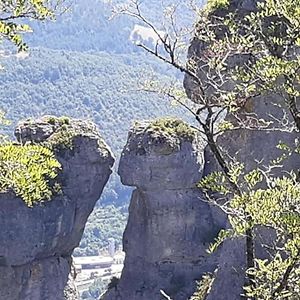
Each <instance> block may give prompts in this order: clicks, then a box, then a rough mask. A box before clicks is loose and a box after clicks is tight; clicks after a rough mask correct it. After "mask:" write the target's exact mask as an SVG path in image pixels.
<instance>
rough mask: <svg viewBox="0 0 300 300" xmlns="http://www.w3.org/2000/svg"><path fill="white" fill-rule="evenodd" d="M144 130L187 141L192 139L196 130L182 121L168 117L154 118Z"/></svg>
mask: <svg viewBox="0 0 300 300" xmlns="http://www.w3.org/2000/svg"><path fill="white" fill-rule="evenodd" d="M146 131H147V132H149V133H150V134H162V135H167V136H170V137H178V138H180V139H184V140H188V141H192V140H193V139H194V138H195V134H196V132H197V131H196V129H193V128H192V127H191V126H189V125H188V124H187V123H185V122H184V121H182V120H180V119H177V118H170V117H168V118H161V119H157V120H154V121H153V122H151V124H149V126H148V127H147V128H146Z"/></svg>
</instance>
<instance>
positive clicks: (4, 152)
mask: <svg viewBox="0 0 300 300" xmlns="http://www.w3.org/2000/svg"><path fill="white" fill-rule="evenodd" d="M59 169H60V164H59V162H58V161H57V160H56V159H55V157H54V155H53V153H52V152H51V151H50V150H49V149H47V148H44V147H42V146H38V145H25V146H20V145H13V144H7V145H1V146H0V170H1V172H0V173H1V176H0V190H1V192H9V191H13V192H15V193H16V195H18V196H20V197H21V198H22V199H23V200H24V202H25V203H26V205H27V206H29V207H32V206H33V205H34V204H35V203H38V202H41V201H47V200H50V199H51V197H52V195H53V193H54V192H57V191H58V188H59V186H58V184H57V182H56V181H55V178H56V177H57V174H58V170H59Z"/></svg>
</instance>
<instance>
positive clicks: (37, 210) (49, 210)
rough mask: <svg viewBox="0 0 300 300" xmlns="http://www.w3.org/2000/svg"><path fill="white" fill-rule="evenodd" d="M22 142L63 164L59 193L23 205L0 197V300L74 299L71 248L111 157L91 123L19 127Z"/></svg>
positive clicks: (48, 120) (49, 121) (42, 122)
mask: <svg viewBox="0 0 300 300" xmlns="http://www.w3.org/2000/svg"><path fill="white" fill-rule="evenodd" d="M15 135H16V137H17V139H18V141H19V142H21V143H43V144H44V145H50V146H52V148H53V150H54V151H55V153H56V157H57V159H58V161H59V162H60V163H61V165H62V171H61V173H60V175H59V182H60V183H61V187H62V193H61V194H60V195H57V196H55V197H54V198H53V199H51V200H50V201H47V202H44V203H40V204H36V205H34V206H33V207H32V208H29V207H27V206H26V205H25V203H24V201H23V200H22V199H21V198H18V197H16V196H15V195H14V194H13V193H1V194H0V198H1V199H0V202H1V205H0V227H1V232H0V299H7V300H63V299H68V300H74V299H77V294H76V292H75V291H74V289H73V286H72V278H71V276H70V272H71V265H72V259H71V254H72V252H73V249H74V248H75V247H76V246H78V244H79V242H80V239H81V236H82V233H83V230H84V226H85V223H86V221H87V218H88V216H89V214H90V213H91V211H92V209H93V207H94V205H95V203H96V201H97V200H98V199H99V197H100V195H101V192H102V190H103V188H104V186H105V184H106V182H107V180H108V178H109V176H110V174H111V168H112V165H113V163H114V158H113V157H112V154H111V152H110V149H109V147H108V146H107V145H106V144H105V142H104V141H103V139H102V138H101V136H100V135H99V133H98V130H97V128H96V127H95V125H93V124H92V123H89V122H86V121H80V120H68V119H61V118H55V117H45V118H42V119H39V120H36V121H25V122H22V123H20V124H19V125H18V127H17V128H16V131H15Z"/></svg>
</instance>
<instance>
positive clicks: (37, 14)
mask: <svg viewBox="0 0 300 300" xmlns="http://www.w3.org/2000/svg"><path fill="white" fill-rule="evenodd" d="M61 2H62V1H60V0H57V1H52V2H51V1H43V0H25V1H24V0H17V1H12V0H10V1H4V0H2V1H0V42H1V41H2V39H6V40H9V41H10V42H12V43H13V44H14V45H15V46H16V47H17V49H18V51H25V50H27V45H26V44H25V43H24V41H23V34H24V33H26V32H31V31H32V29H31V27H30V25H29V24H25V23H24V19H27V20H28V19H31V20H39V21H42V20H47V19H54V17H55V9H56V8H57V7H58V5H60V4H61Z"/></svg>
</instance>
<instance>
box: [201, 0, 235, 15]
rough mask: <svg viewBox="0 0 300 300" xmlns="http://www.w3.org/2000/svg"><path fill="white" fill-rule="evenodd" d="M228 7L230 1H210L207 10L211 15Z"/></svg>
mask: <svg viewBox="0 0 300 300" xmlns="http://www.w3.org/2000/svg"><path fill="white" fill-rule="evenodd" d="M228 6H229V0H208V1H207V4H206V8H205V9H206V10H207V11H208V12H210V13H211V12H213V11H215V10H216V9H220V8H226V7H228Z"/></svg>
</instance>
